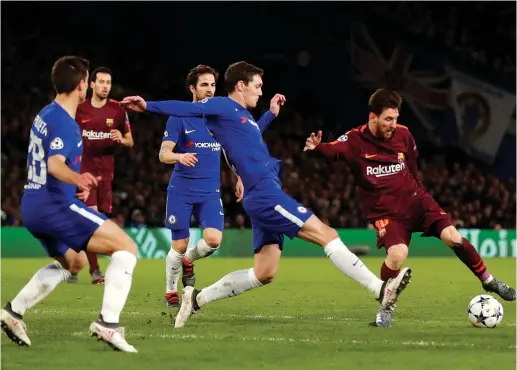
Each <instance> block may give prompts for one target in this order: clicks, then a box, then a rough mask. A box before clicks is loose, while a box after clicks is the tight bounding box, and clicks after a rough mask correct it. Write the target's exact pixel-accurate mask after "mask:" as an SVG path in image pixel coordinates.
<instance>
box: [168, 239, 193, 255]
mask: <svg viewBox="0 0 517 370" xmlns="http://www.w3.org/2000/svg"><path fill="white" fill-rule="evenodd" d="M188 242H189V238H186V239H179V240H173V241H172V249H174V250H175V251H176V253H179V254H184V253H185V252H186V251H187V247H188Z"/></svg>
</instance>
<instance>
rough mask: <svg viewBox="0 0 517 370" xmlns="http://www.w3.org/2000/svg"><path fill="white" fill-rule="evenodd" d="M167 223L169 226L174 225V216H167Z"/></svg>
mask: <svg viewBox="0 0 517 370" xmlns="http://www.w3.org/2000/svg"><path fill="white" fill-rule="evenodd" d="M169 223H170V224H171V225H174V224H175V223H176V216H174V215H170V216H169Z"/></svg>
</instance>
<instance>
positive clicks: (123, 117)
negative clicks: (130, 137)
mask: <svg viewBox="0 0 517 370" xmlns="http://www.w3.org/2000/svg"><path fill="white" fill-rule="evenodd" d="M116 122H117V126H118V127H119V129H120V132H121V133H122V135H125V134H127V133H128V132H131V125H130V123H129V117H128V116H127V112H126V110H125V109H124V108H122V107H121V108H120V112H119V113H118V114H117V118H116Z"/></svg>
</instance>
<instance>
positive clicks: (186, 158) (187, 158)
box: [180, 153, 197, 167]
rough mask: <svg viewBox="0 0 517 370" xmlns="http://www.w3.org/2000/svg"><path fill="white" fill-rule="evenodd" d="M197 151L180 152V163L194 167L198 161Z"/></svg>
mask: <svg viewBox="0 0 517 370" xmlns="http://www.w3.org/2000/svg"><path fill="white" fill-rule="evenodd" d="M196 155H197V153H183V154H180V163H181V164H182V165H184V166H187V167H194V166H195V165H196V163H197V158H196Z"/></svg>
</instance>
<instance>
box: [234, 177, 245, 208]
mask: <svg viewBox="0 0 517 370" xmlns="http://www.w3.org/2000/svg"><path fill="white" fill-rule="evenodd" d="M235 196H236V197H237V203H239V202H240V201H241V200H242V197H243V196H244V184H243V183H242V180H241V177H240V176H239V177H238V178H237V184H235Z"/></svg>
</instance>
